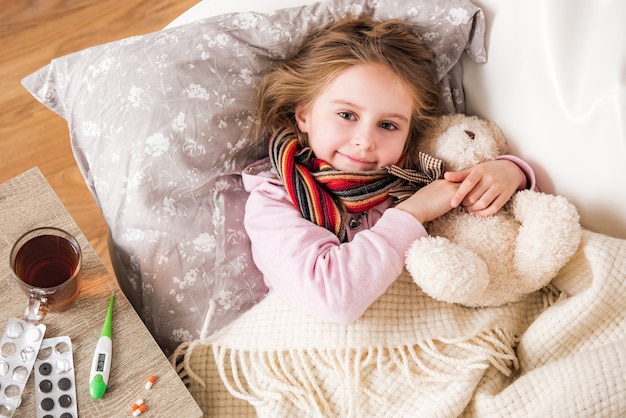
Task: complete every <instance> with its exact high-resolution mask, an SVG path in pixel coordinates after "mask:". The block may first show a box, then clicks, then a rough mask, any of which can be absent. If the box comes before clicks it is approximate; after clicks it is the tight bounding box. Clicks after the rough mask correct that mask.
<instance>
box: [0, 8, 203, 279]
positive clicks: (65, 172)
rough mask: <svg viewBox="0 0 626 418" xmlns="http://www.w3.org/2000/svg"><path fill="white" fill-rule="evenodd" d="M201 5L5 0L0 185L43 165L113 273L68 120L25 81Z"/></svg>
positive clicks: (0, 39)
mask: <svg viewBox="0 0 626 418" xmlns="http://www.w3.org/2000/svg"><path fill="white" fill-rule="evenodd" d="M197 2H198V0H124V1H120V0H0V183H2V182H4V181H6V180H9V179H10V178H12V177H14V176H16V175H18V174H20V173H22V172H23V171H26V170H28V169H29V168H31V167H34V166H38V167H39V169H40V170H41V171H42V172H43V174H44V176H45V177H46V178H47V179H48V181H49V182H50V184H51V185H52V187H53V188H54V190H55V191H56V193H57V194H58V195H59V197H60V198H61V201H62V202H63V204H64V205H65V207H66V208H67V209H68V211H69V212H70V214H71V215H72V216H73V217H74V219H75V220H76V222H77V224H78V226H79V227H80V228H81V230H82V231H83V233H84V234H85V236H86V237H87V239H88V240H89V242H90V243H91V245H92V246H93V247H94V249H95V250H96V252H97V253H98V255H99V256H100V257H101V259H102V261H103V262H104V264H105V265H106V266H107V268H108V269H109V271H111V266H110V261H109V257H108V254H107V249H106V234H107V227H106V224H105V222H104V219H103V217H102V214H101V213H100V210H99V209H98V207H97V206H96V204H95V203H94V201H93V199H92V197H91V195H90V193H89V191H88V189H87V187H86V186H85V185H84V183H83V179H82V177H81V175H80V172H79V171H78V167H77V166H76V163H75V162H74V158H73V156H72V151H71V148H70V145H69V139H68V129H67V125H66V123H65V121H64V120H63V119H62V118H61V117H59V116H57V115H56V114H54V113H53V112H51V111H50V110H48V109H46V108H45V107H44V106H43V105H41V104H40V103H39V102H37V101H36V100H35V99H34V98H33V97H32V96H31V95H30V94H29V93H28V92H27V91H26V90H25V89H24V88H23V87H22V86H21V84H20V80H21V79H22V78H23V77H25V76H26V75H28V74H30V73H32V72H34V71H36V70H37V69H39V68H41V67H43V66H45V65H46V64H48V62H50V60H51V59H52V58H55V57H58V56H61V55H65V54H68V53H70V52H74V51H78V50H81V49H84V48H87V47H90V46H93V45H97V44H101V43H104V42H109V41H114V40H117V39H122V38H126V37H128V36H132V35H138V34H143V33H148V32H152V31H156V30H159V29H161V28H163V27H164V26H166V25H167V24H168V23H169V22H170V21H172V20H173V19H174V18H176V17H177V16H178V15H180V14H181V13H183V12H184V11H185V10H187V9H188V8H190V7H191V6H193V5H194V4H196V3H197ZM36 198H37V197H36V196H33V199H36ZM0 216H2V214H1V213H0Z"/></svg>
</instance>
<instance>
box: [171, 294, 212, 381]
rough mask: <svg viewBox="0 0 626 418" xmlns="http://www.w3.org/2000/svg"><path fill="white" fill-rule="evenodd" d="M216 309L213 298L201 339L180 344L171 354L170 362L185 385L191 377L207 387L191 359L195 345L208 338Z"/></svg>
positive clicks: (201, 332)
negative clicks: (191, 363) (191, 365)
mask: <svg viewBox="0 0 626 418" xmlns="http://www.w3.org/2000/svg"><path fill="white" fill-rule="evenodd" d="M216 309H217V305H216V304H215V300H213V299H211V300H210V301H209V309H208V310H207V313H206V315H205V317H204V322H203V324H202V330H201V331H200V339H199V340H194V341H191V342H184V343H182V344H180V345H179V346H178V347H176V350H174V353H172V355H171V356H170V364H171V365H172V367H174V369H175V370H176V373H178V376H179V377H180V378H181V380H182V381H183V383H185V385H188V384H189V379H193V380H195V381H196V382H198V383H199V384H200V386H202V387H203V388H204V387H206V383H205V382H204V380H203V379H202V378H201V377H200V376H198V375H197V374H196V373H194V372H193V370H191V367H190V365H189V361H190V358H191V353H192V352H193V349H194V347H195V346H196V345H198V344H202V342H203V341H205V340H206V339H207V338H208V336H209V325H211V320H212V319H213V316H215V310H216Z"/></svg>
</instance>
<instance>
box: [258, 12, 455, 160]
mask: <svg viewBox="0 0 626 418" xmlns="http://www.w3.org/2000/svg"><path fill="white" fill-rule="evenodd" d="M364 63H374V64H383V65H385V66H387V67H388V68H390V69H391V70H392V71H393V72H394V73H396V74H397V75H398V77H399V78H400V79H401V80H402V81H403V83H404V84H405V86H407V88H409V90H410V94H411V96H412V97H413V102H414V104H413V115H412V118H411V129H410V132H409V136H408V138H407V142H406V146H405V154H406V160H405V162H404V164H403V165H404V166H407V167H412V166H414V165H415V158H416V154H417V152H414V151H415V150H416V148H417V147H416V145H417V142H418V141H419V139H420V138H421V137H422V136H423V135H424V134H425V133H426V132H427V131H428V130H430V129H431V128H432V126H433V125H434V123H435V121H436V119H437V117H438V116H439V115H441V113H442V110H441V109H442V101H443V100H442V93H441V88H440V86H439V83H438V79H437V73H436V70H435V54H434V52H433V51H432V50H431V49H430V48H428V47H427V46H426V44H425V43H424V42H423V41H422V40H421V38H420V36H419V34H418V32H417V30H416V28H415V26H413V25H411V24H410V23H407V22H404V21H401V20H388V21H383V22H378V21H375V20H373V19H372V18H369V17H347V18H344V19H341V20H339V21H337V22H335V23H332V24H330V25H328V26H326V27H323V28H320V29H317V30H314V31H312V32H310V33H309V34H308V35H307V36H306V37H305V39H304V40H303V42H302V44H301V45H300V46H299V47H298V48H297V49H296V50H295V52H294V53H293V54H291V55H290V56H288V57H287V58H285V59H281V60H277V61H275V62H274V63H273V64H272V65H271V66H270V67H269V69H268V71H267V73H266V74H265V76H264V77H263V80H262V82H261V84H260V87H259V91H258V107H257V113H258V118H259V123H260V127H261V129H262V131H263V133H264V135H263V137H266V136H267V135H268V134H270V135H271V134H273V133H275V132H276V131H278V130H280V129H284V128H289V129H292V130H293V131H295V132H298V128H297V123H296V118H295V110H296V106H297V105H304V106H307V105H309V104H310V103H312V102H313V101H314V100H315V99H316V98H317V96H318V95H319V94H320V93H321V92H322V91H323V90H324V89H325V88H326V86H327V85H328V84H329V83H330V82H331V81H332V80H333V79H334V78H335V77H336V76H337V75H338V74H339V73H341V72H342V71H343V70H345V69H346V68H347V67H349V66H352V65H357V64H364ZM302 141H306V139H302ZM302 145H307V144H306V143H303V144H302Z"/></svg>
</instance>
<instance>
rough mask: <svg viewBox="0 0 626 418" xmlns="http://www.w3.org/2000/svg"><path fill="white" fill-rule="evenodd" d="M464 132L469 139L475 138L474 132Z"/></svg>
mask: <svg viewBox="0 0 626 418" xmlns="http://www.w3.org/2000/svg"><path fill="white" fill-rule="evenodd" d="M465 133H466V134H467V136H469V139H474V138H476V134H475V133H474V132H472V131H465Z"/></svg>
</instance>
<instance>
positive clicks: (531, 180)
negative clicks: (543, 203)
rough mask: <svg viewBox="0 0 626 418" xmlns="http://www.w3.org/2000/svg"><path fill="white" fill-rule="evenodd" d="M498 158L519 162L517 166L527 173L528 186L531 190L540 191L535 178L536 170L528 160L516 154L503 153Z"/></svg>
mask: <svg viewBox="0 0 626 418" xmlns="http://www.w3.org/2000/svg"><path fill="white" fill-rule="evenodd" d="M496 160H508V161H511V162H514V163H515V164H517V166H518V167H519V168H520V170H522V171H523V172H524V174H525V175H526V188H527V189H530V190H535V191H538V190H539V189H538V188H537V180H536V178H535V171H534V170H533V168H532V167H531V166H530V164H528V163H527V162H526V161H524V160H522V159H521V158H520V157H517V156H515V155H501V156H499V157H498V158H496Z"/></svg>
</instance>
